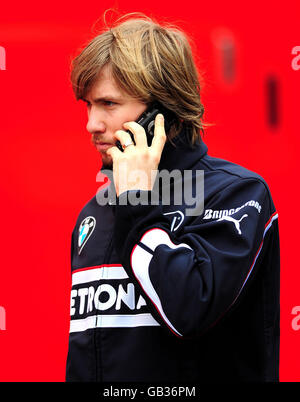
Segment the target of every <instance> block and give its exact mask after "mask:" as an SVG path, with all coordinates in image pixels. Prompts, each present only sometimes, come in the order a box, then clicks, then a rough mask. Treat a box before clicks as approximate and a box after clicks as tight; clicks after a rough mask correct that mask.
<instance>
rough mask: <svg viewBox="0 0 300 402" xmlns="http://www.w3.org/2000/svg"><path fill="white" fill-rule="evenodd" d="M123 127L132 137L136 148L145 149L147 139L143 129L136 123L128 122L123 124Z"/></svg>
mask: <svg viewBox="0 0 300 402" xmlns="http://www.w3.org/2000/svg"><path fill="white" fill-rule="evenodd" d="M123 127H124V128H125V129H127V130H130V132H131V133H132V134H133V136H134V141H135V144H136V146H137V147H145V146H148V144H147V137H146V133H145V130H144V128H143V127H142V126H141V125H139V124H138V123H137V122H136V121H129V122H126V123H124V124H123Z"/></svg>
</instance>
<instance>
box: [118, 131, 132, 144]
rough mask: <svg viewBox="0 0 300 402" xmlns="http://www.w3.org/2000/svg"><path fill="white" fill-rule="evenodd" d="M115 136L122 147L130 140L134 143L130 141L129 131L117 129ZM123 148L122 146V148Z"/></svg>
mask: <svg viewBox="0 0 300 402" xmlns="http://www.w3.org/2000/svg"><path fill="white" fill-rule="evenodd" d="M115 137H116V138H117V139H118V140H119V141H120V143H121V145H122V147H123V145H124V144H129V143H130V142H132V143H133V144H134V142H133V141H132V138H131V136H130V134H129V133H127V132H126V131H123V130H117V131H116V132H115ZM123 149H124V148H123Z"/></svg>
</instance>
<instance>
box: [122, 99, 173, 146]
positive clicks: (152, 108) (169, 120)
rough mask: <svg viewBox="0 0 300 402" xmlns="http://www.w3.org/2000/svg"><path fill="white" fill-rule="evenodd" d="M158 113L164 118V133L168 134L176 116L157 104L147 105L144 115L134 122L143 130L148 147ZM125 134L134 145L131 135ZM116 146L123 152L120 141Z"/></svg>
mask: <svg viewBox="0 0 300 402" xmlns="http://www.w3.org/2000/svg"><path fill="white" fill-rule="evenodd" d="M159 113H162V114H163V116H164V124H165V131H166V133H168V131H169V130H170V128H171V126H172V124H174V123H175V121H176V115H175V113H174V112H172V111H171V110H169V109H167V108H165V107H164V106H163V105H162V104H161V103H159V102H154V103H151V104H150V105H149V107H148V108H147V109H146V110H145V111H144V113H142V114H141V115H140V116H139V117H138V118H137V120H136V122H137V123H138V124H140V125H141V126H142V127H143V128H144V129H145V132H146V135H147V143H148V146H149V147H150V145H151V143H152V139H153V136H154V123H155V117H156V116H157V115H158V114H159ZM127 132H128V133H129V134H130V137H131V139H132V141H133V143H134V145H135V141H134V136H133V134H132V133H131V132H130V131H129V130H127ZM116 146H117V147H118V148H119V150H120V151H122V152H123V151H124V150H123V148H122V145H121V143H120V141H117V142H116Z"/></svg>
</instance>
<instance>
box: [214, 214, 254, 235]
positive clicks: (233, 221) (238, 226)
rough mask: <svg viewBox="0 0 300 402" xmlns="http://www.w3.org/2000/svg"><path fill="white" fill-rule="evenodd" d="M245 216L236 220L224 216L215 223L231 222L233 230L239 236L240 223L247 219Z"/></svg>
mask: <svg viewBox="0 0 300 402" xmlns="http://www.w3.org/2000/svg"><path fill="white" fill-rule="evenodd" d="M247 216H248V215H247V214H244V215H243V216H242V217H241V219H239V220H237V219H234V218H232V217H231V216H228V215H226V216H223V217H222V218H220V219H218V220H217V222H219V221H228V222H232V223H233V224H234V226H235V228H236V230H237V232H238V234H240V235H241V234H242V232H241V228H240V222H241V221H242V220H243V219H244V218H247Z"/></svg>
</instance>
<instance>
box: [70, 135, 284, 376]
mask: <svg viewBox="0 0 300 402" xmlns="http://www.w3.org/2000/svg"><path fill="white" fill-rule="evenodd" d="M184 139H185V133H184V132H182V133H181V135H180V136H179V137H178V139H177V140H176V144H177V147H174V146H173V145H171V144H170V143H169V142H168V143H166V145H165V147H164V150H163V153H162V157H161V161H160V164H159V168H158V169H159V171H161V170H162V169H166V170H168V171H171V170H172V169H178V170H179V171H180V172H181V173H182V174H183V173H184V171H185V170H189V171H192V172H193V177H194V178H196V176H195V174H196V172H201V171H202V172H203V175H204V204H203V208H202V211H201V210H199V213H198V214H197V215H195V214H194V215H191V214H189V213H188V212H187V211H188V208H191V207H190V205H186V202H185V200H184V199H183V200H182V202H181V203H180V202H177V203H175V202H174V197H173V198H172V197H171V199H170V202H169V203H168V202H165V200H164V199H163V197H162V194H161V193H160V191H161V190H162V186H160V187H159V191H158V194H159V201H158V202H157V203H156V204H155V205H154V203H148V204H147V205H142V204H141V203H140V204H137V205H132V204H129V203H128V202H127V205H124V200H125V199H129V198H128V197H129V196H134V197H136V199H138V198H139V197H141V196H142V195H143V196H144V195H147V196H150V194H151V192H150V191H149V192H147V191H141V190H131V191H127V192H124V193H122V194H121V195H120V197H117V198H115V199H110V201H109V202H107V203H106V205H99V202H98V198H97V197H98V195H99V194H98V193H97V195H96V196H95V197H94V198H93V199H91V200H90V201H89V202H88V203H87V204H86V205H85V207H84V208H83V209H82V211H81V213H80V214H79V217H78V220H77V223H76V225H75V228H74V231H73V234H72V248H71V249H72V250H71V260H72V261H71V262H72V264H71V265H72V289H71V303H70V310H71V311H70V312H71V321H70V334H69V350H68V356H67V368H66V380H67V381H103V382H114V381H130V382H135V381H145V382H155V381H158V382H164V381H172V382H185V381H197V382H203V383H206V382H236V381H238V382H240V381H259V382H260V381H277V380H278V376H279V373H278V372H279V266H280V257H279V234H278V214H277V212H276V209H275V207H274V204H273V201H272V198H271V195H270V191H269V188H268V186H267V184H266V182H265V181H264V179H263V178H262V177H261V176H259V175H258V174H256V173H254V172H251V171H249V170H247V169H245V168H243V167H241V166H238V165H236V164H233V163H231V162H228V161H225V160H222V159H218V158H214V157H211V156H209V155H208V154H207V146H206V145H205V143H204V142H203V141H201V143H199V144H197V145H196V146H194V147H193V148H189V147H187V146H186V145H184ZM182 140H183V141H182ZM182 176H183V175H182ZM112 184H113V183H112ZM174 186H175V184H174ZM174 186H173V187H174ZM192 186H193V189H194V190H196V188H194V184H193V185H192ZM195 186H196V184H195ZM200 187H201V186H200ZM101 191H102V192H103V193H101V194H102V195H103V194H105V195H107V194H108V188H106V189H104V190H101ZM197 197H200V196H199V194H198V195H197ZM182 198H184V197H182ZM121 200H123V201H121Z"/></svg>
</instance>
